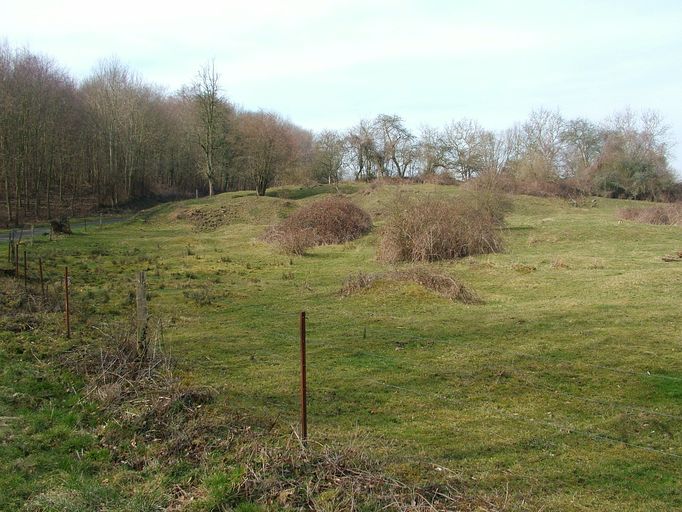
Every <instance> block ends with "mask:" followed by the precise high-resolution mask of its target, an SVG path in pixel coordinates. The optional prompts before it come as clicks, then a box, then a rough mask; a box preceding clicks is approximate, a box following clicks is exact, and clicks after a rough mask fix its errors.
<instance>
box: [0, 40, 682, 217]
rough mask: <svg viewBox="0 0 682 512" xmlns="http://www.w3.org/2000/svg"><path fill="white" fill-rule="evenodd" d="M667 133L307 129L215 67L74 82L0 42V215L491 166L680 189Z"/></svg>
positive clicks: (588, 128) (528, 178)
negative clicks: (186, 75)
mask: <svg viewBox="0 0 682 512" xmlns="http://www.w3.org/2000/svg"><path fill="white" fill-rule="evenodd" d="M667 135H668V131H667V128H666V126H665V125H664V123H663V122H662V120H661V118H660V117H659V116H658V115H656V114H653V113H643V114H635V113H633V112H631V111H625V112H623V113H621V114H617V115H614V116H613V117H612V118H610V119H608V120H606V121H604V122H603V123H600V124H595V123H592V122H590V121H587V120H585V119H564V118H563V117H562V116H561V115H560V114H559V113H558V112H553V111H548V110H538V111H535V112H533V113H532V114H531V115H530V117H529V118H528V119H527V120H526V121H525V122H523V123H521V124H519V125H516V126H514V127H512V128H510V129H508V130H505V131H503V132H492V131H490V130H487V129H485V128H483V127H482V126H480V125H479V124H478V123H477V122H475V121H472V120H460V121H456V122H452V123H450V124H448V125H446V126H444V127H442V128H428V127H425V128H423V129H421V130H420V131H419V132H418V133H414V132H412V131H410V130H409V129H408V128H407V126H406V124H405V122H404V120H403V119H401V118H400V117H398V116H388V115H380V116H377V117H376V118H375V119H372V120H363V121H361V122H359V123H358V124H357V125H356V126H354V127H352V128H351V129H350V130H347V131H346V132H337V131H323V132H321V133H319V134H313V133H312V132H310V131H308V130H305V129H303V128H301V127H298V126H296V125H295V124H293V123H291V122H289V121H287V120H285V119H283V118H282V117H281V116H279V115H278V114H276V113H272V112H264V111H257V112H252V111H246V110H242V109H238V108H236V107H235V106H234V105H233V104H232V103H230V101H228V99H227V98H226V97H225V96H224V95H223V94H222V92H221V87H220V83H219V76H218V74H217V73H216V71H215V69H214V68H213V66H212V65H210V64H209V65H206V66H204V67H203V68H201V69H200V71H199V72H198V73H197V76H196V77H195V79H194V80H193V81H192V82H191V83H189V84H187V85H186V86H184V87H182V88H181V89H180V90H179V91H177V92H174V93H167V92H166V91H164V90H163V89H161V88H160V87H158V86H156V85H153V84H149V83H146V82H145V81H143V80H142V79H141V78H140V77H139V76H138V75H137V74H135V73H134V72H133V71H131V70H130V69H129V68H127V67H126V66H124V65H123V64H121V63H120V62H118V61H116V60H108V61H103V62H101V63H100V64H99V65H98V66H97V67H96V69H95V70H94V71H93V73H92V74H91V75H90V76H89V77H88V78H86V79H85V80H83V81H82V82H80V83H79V82H77V81H76V80H75V79H74V78H73V77H71V76H70V75H69V74H68V73H67V72H65V71H64V70H63V69H61V68H60V67H59V66H58V65H57V64H56V63H55V62H54V61H53V60H51V59H49V58H47V57H44V56H41V55H36V54H34V53H32V52H30V51H28V50H26V49H13V48H11V47H10V46H9V45H7V44H0V200H1V201H2V204H3V208H2V213H1V214H0V220H4V221H5V222H11V223H17V224H18V223H20V222H24V221H26V220H30V219H38V218H48V217H53V216H56V215H58V214H61V213H65V212H66V213H69V214H74V213H81V212H85V211H88V210H93V209H95V208H98V207H104V206H109V207H118V206H121V205H123V204H125V203H128V202H131V201H135V200H138V199H143V198H149V197H158V196H165V197H187V196H193V195H194V194H196V193H199V194H202V195H204V194H213V193H216V192H222V191H226V190H238V189H255V190H256V191H257V192H258V194H260V195H263V194H265V191H266V190H267V188H268V187H270V186H272V185H274V184H277V183H308V182H330V183H331V182H337V181H339V180H341V179H358V180H373V179H376V178H391V177H395V178H411V179H417V180H457V181H459V180H468V179H471V178H473V177H476V176H478V175H481V174H484V173H494V174H495V175H497V176H499V177H500V178H501V179H504V182H505V183H507V184H508V186H509V187H513V188H514V189H515V190H517V191H519V192H527V193H538V194H556V193H564V192H566V191H567V190H570V191H577V192H581V193H591V194H601V195H607V196H611V197H628V198H635V199H650V200H660V199H668V198H673V197H675V196H676V193H677V184H676V180H675V178H674V174H673V173H672V171H671V169H670V167H669V144H668V141H667Z"/></svg>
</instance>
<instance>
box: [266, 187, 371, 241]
mask: <svg viewBox="0 0 682 512" xmlns="http://www.w3.org/2000/svg"><path fill="white" fill-rule="evenodd" d="M371 229H372V219H371V217H370V216H369V214H368V213H367V212H365V211H364V210H363V209H362V208H360V207H358V206H356V205H355V204H353V203H352V202H351V201H349V200H348V199H346V198H344V197H341V196H333V197H328V198H325V199H321V200H319V201H315V202H314V203H310V204H309V205H306V206H303V207H302V208H300V209H298V210H296V211H295V212H294V213H292V214H291V215H290V216H289V217H287V218H286V219H285V220H283V221H282V222H280V223H279V224H278V225H276V226H273V227H271V228H270V229H269V230H268V231H267V232H266V234H265V236H264V238H265V240H266V241H268V242H270V243H273V244H275V245H277V246H278V247H279V248H280V250H282V251H283V252H285V253H287V254H304V253H305V251H306V250H307V249H309V248H311V247H314V246H317V245H327V244H341V243H345V242H349V241H351V240H355V239H356V238H360V237H361V236H363V235H365V234H367V233H369V231H370V230H371Z"/></svg>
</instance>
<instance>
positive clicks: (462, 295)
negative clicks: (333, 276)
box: [341, 267, 482, 304]
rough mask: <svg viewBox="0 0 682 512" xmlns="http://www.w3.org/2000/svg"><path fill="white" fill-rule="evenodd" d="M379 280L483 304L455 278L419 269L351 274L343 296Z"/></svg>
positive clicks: (346, 281) (457, 299) (344, 287)
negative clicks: (411, 284)
mask: <svg viewBox="0 0 682 512" xmlns="http://www.w3.org/2000/svg"><path fill="white" fill-rule="evenodd" d="M378 280H393V281H403V282H405V281H407V282H414V283H417V284H419V285H421V286H423V287H424V288H426V289H428V290H432V291H434V292H436V293H437V294H438V295H440V296H441V297H445V298H447V299H451V300H453V301H458V302H463V303H464V304H480V303H482V300H481V299H480V297H479V296H478V295H477V294H476V292H474V291H473V290H472V289H471V288H469V287H468V286H466V285H464V284H462V283H460V282H459V281H457V280H456V279H454V278H453V277H450V276H449V275H446V274H441V273H437V272H433V271H431V270H428V269H425V268H419V267H415V268H411V269H405V270H396V271H393V272H382V273H376V274H367V273H364V272H358V273H357V274H351V275H350V276H348V277H347V278H346V280H345V281H344V283H343V286H342V287H341V295H342V296H348V295H352V294H353V293H357V292H359V291H360V290H364V289H366V288H369V287H370V286H372V284H373V283H374V282H375V281H378Z"/></svg>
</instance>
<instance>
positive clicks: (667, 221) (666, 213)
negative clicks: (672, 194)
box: [618, 203, 682, 225]
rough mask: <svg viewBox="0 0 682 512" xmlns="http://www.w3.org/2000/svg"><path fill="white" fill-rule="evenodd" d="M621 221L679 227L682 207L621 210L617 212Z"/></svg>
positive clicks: (681, 218) (667, 206) (666, 206)
mask: <svg viewBox="0 0 682 512" xmlns="http://www.w3.org/2000/svg"><path fill="white" fill-rule="evenodd" d="M618 216H619V217H620V218H621V219H623V220H631V221H634V222H641V223H642V224H657V225H671V224H674V225H680V224H682V205H680V204H677V203H676V204H668V205H660V206H650V207H648V208H623V209H622V210H620V211H619V212H618Z"/></svg>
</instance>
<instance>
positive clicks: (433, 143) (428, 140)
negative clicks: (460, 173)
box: [417, 126, 447, 176]
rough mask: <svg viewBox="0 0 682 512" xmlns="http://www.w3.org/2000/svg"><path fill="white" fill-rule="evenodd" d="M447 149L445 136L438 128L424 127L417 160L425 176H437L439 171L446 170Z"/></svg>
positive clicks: (420, 136)
mask: <svg viewBox="0 0 682 512" xmlns="http://www.w3.org/2000/svg"><path fill="white" fill-rule="evenodd" d="M446 154H447V148H446V145H445V143H444V140H443V134H442V132H441V131H439V130H438V129H436V128H432V127H430V126H424V127H422V129H421V133H420V135H419V141H418V143H417V158H418V160H419V166H420V170H421V172H422V174H423V175H425V176H428V175H431V174H435V173H436V172H437V170H438V169H445V168H446V166H447V160H446Z"/></svg>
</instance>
